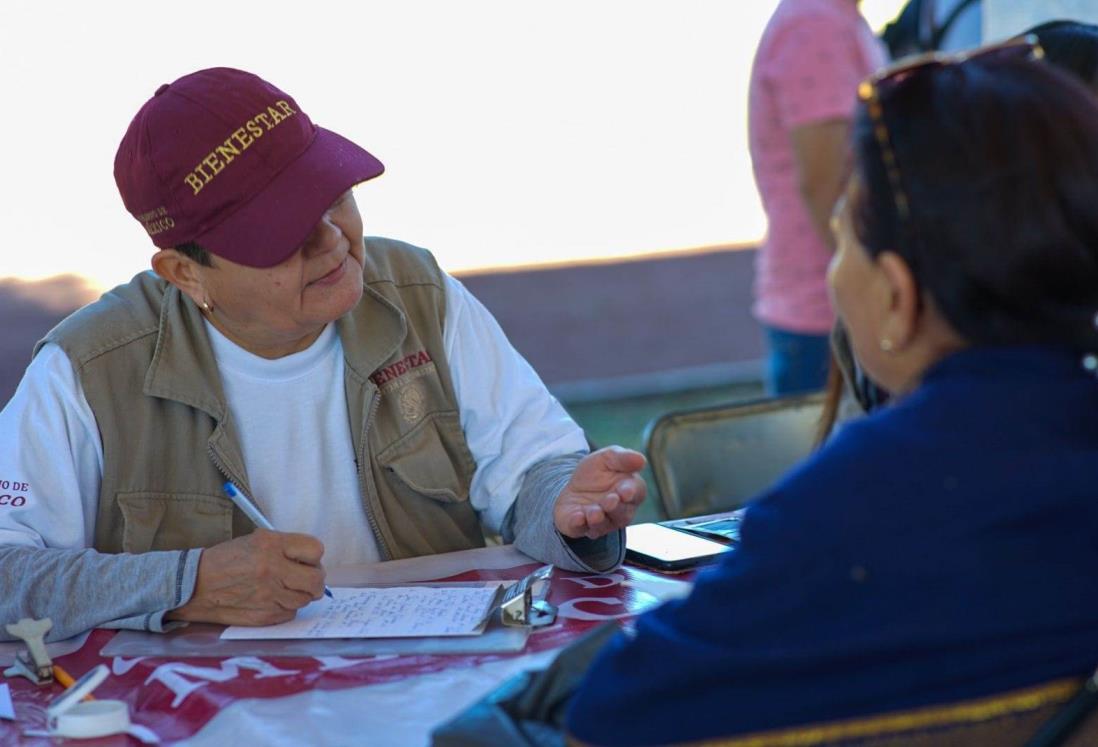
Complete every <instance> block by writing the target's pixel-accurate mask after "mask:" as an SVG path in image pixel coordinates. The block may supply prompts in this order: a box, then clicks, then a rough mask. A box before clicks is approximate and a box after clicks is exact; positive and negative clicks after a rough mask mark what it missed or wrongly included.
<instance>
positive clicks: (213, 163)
mask: <svg viewBox="0 0 1098 747" xmlns="http://www.w3.org/2000/svg"><path fill="white" fill-rule="evenodd" d="M202 163H204V164H205V165H207V166H209V167H210V171H212V172H213V173H214V176H217V175H218V174H220V173H221V169H223V168H225V164H223V163H221V161H220V160H219V159H218V157H217V153H216V152H214V153H211V154H209V155H208V156H206V157H205V158H203V159H202ZM210 178H211V179H213V176H211V177H210Z"/></svg>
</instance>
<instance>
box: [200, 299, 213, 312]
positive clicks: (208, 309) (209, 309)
mask: <svg viewBox="0 0 1098 747" xmlns="http://www.w3.org/2000/svg"><path fill="white" fill-rule="evenodd" d="M202 310H203V311H205V312H206V313H207V314H212V313H213V310H214V308H213V306H211V305H210V302H209V301H203V302H202Z"/></svg>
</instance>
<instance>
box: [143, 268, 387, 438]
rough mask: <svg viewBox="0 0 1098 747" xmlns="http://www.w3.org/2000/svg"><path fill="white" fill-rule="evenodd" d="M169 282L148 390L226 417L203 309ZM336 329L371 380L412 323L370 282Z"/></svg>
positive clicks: (359, 372)
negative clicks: (409, 323) (371, 286)
mask: <svg viewBox="0 0 1098 747" xmlns="http://www.w3.org/2000/svg"><path fill="white" fill-rule="evenodd" d="M165 285H167V288H166V290H165V293H164V297H163V299H162V300H161V303H160V322H159V328H158V333H157V335H158V336H157V342H156V350H155V352H154V353H153V357H152V362H151V363H150V364H149V367H148V369H147V370H146V372H145V382H144V391H145V394H147V395H149V396H153V397H161V398H164V399H170V400H175V401H178V402H182V403H183V404H186V405H190V406H191V407H194V408H197V409H199V410H202V411H203V412H206V413H208V414H210V415H211V416H213V417H214V418H215V419H216V420H218V421H219V422H220V421H224V419H225V415H226V412H227V409H228V408H227V405H226V403H225V394H224V391H223V390H222V387H221V378H220V376H219V375H218V371H217V361H216V359H215V358H214V354H213V349H212V348H211V346H210V342H209V339H208V338H207V336H206V329H205V326H204V320H203V318H202V314H201V312H200V311H199V310H198V307H196V306H195V305H194V304H193V303H189V302H187V301H186V299H185V298H184V297H183V294H182V293H180V292H179V289H178V288H176V287H175V286H173V285H171V284H169V283H166V284H165ZM336 329H337V331H338V332H339V336H340V339H341V341H342V343H343V355H344V358H345V362H346V364H347V366H348V367H349V368H350V369H351V370H352V371H353V372H354V373H355V374H356V376H358V377H359V378H361V379H363V380H368V379H369V377H370V375H371V374H372V373H373V372H374V371H376V370H377V369H378V368H380V367H381V365H382V364H383V363H385V361H387V360H388V359H389V358H391V357H392V355H393V353H395V352H396V351H397V350H398V349H399V348H400V344H401V343H402V342H403V341H404V338H405V337H406V336H407V333H408V323H407V320H406V319H405V316H404V314H403V313H402V312H401V311H400V309H399V308H397V306H396V305H395V304H393V303H392V302H391V301H389V300H388V299H387V298H385V297H384V296H382V295H381V294H380V293H378V292H377V291H375V290H373V289H372V288H370V286H369V285H366V286H365V287H364V288H363V294H362V300H361V301H359V303H358V305H356V306H355V308H354V309H352V310H351V311H350V312H349V313H347V314H344V315H343V316H342V317H340V318H339V319H338V320H336Z"/></svg>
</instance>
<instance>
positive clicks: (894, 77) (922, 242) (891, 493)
mask: <svg viewBox="0 0 1098 747" xmlns="http://www.w3.org/2000/svg"><path fill="white" fill-rule="evenodd" d="M1036 55H1037V51H1035V50H1033V49H1032V48H1029V47H1026V46H1012V47H1010V48H999V49H996V50H989V51H985V52H983V53H981V54H979V55H977V56H975V57H972V58H971V59H968V60H966V61H951V62H944V61H941V60H938V61H933V62H927V61H924V62H922V63H921V64H918V65H916V66H914V67H908V68H905V69H899V70H895V69H894V70H893V71H891V72H886V73H885V74H882V75H881V76H879V77H877V78H875V79H871V80H870V81H867V82H866V83H864V84H863V85H862V87H861V88H860V90H859V99H860V100H859V105H858V110H857V115H856V118H855V124H854V130H853V133H852V147H853V152H854V167H855V168H854V175H853V177H852V179H851V183H850V186H849V188H848V190H847V192H846V195H845V197H844V199H843V201H842V202H841V203H840V205H839V206H838V207H837V210H836V218H835V225H834V230H835V231H836V234H837V239H838V251H837V253H836V255H835V258H834V260H833V261H832V266H831V271H830V277H829V281H830V283H831V288H832V295H833V299H834V303H835V306H836V309H837V311H838V313H839V316H840V317H841V319H842V321H843V323H844V324H845V325H846V328H847V330H848V331H849V333H850V337H851V342H852V345H853V348H854V352H855V354H856V355H857V357H858V360H859V361H860V362H861V363H862V364H863V365H864V367H865V369H866V371H867V373H868V374H869V375H870V376H871V377H872V378H873V379H874V380H875V381H877V382H879V383H881V384H882V385H883V386H884V387H885V388H887V389H888V390H889V391H891V392H893V393H894V395H895V399H894V404H893V405H892V406H890V407H887V408H883V409H882V410H880V411H878V412H876V413H874V414H872V415H870V416H868V417H866V418H863V419H861V420H858V421H855V422H852V423H850V424H849V425H846V426H845V427H844V428H843V429H841V430H840V431H839V433H838V434H837V435H836V436H835V437H833V438H832V439H831V440H830V441H829V442H828V443H827V445H826V446H824V447H823V448H822V449H820V450H819V451H818V452H817V453H816V454H814V455H813V456H812V457H811V458H809V459H808V460H807V461H805V462H804V463H802V464H801V465H800V466H799V467H798V468H796V469H794V470H793V471H792V472H791V473H790V474H788V475H787V476H786V477H785V478H783V479H782V480H781V481H780V482H779V483H778V484H776V485H775V486H774V487H773V488H772V489H771V490H769V491H768V492H767V493H766V494H764V495H763V496H761V497H760V498H759V499H758V500H757V501H755V502H754V504H753V505H752V506H751V508H749V509H748V511H747V513H746V516H745V519H744V522H743V525H742V532H741V535H742V541H741V543H740V545H739V546H738V548H737V549H736V551H734V552H732V553H729V554H728V556H726V559H725V560H724V561H723V562H721V563H720V565H718V566H716V567H715V568H713V569H710V570H708V571H706V572H703V573H702V574H700V576H699V578H698V581H697V584H696V587H695V589H694V591H693V592H692V594H691V595H690V596H689V597H688V598H686V599H684V600H680V601H675V602H670V603H668V604H666V605H664V606H662V607H660V608H659V609H657V610H655V611H653V612H651V613H649V614H647V615H644V616H642V617H641V618H640V619H639V620H638V621H637V624H636V630H635V632H634V633H633V634H631V635H625V634H622V635H619V636H618V637H617V638H616V639H615V640H614V641H613V642H612V643H611V644H610V645H609V646H608V647H607V648H606V649H605V650H604V651H603V652H602V653H601V655H600V657H599V658H598V659H597V660H596V661H595V663H594V664H593V665H592V667H591V670H590V672H589V673H588V675H587V677H586V679H585V681H584V683H583V685H582V686H581V688H580V690H579V692H578V693H577V695H576V697H575V698H574V700H573V703H572V707H571V710H570V713H569V730H570V732H571V733H572V735H573V736H574V737H576V738H577V739H579V740H582V741H584V742H589V743H594V744H600V745H602V744H605V745H613V744H630V745H643V744H660V743H666V742H682V741H690V740H700V739H706V738H713V737H719V736H728V735H734V734H744V733H748V732H758V731H765V730H771V729H775V728H780V727H789V726H795V725H801V724H808V723H816V722H822V721H833V720H841V719H849V718H854V717H860V716H868V715H871V714H881V713H886V712H893V711H901V710H906V709H912V708H917V707H921V706H931V705H935V704H943V703H950V702H955V701H958V700H963V699H970V698H978V697H981V696H986V695H992V694H996V693H1002V692H1006V691H1010V690H1014V689H1018V688H1024V687H1028V686H1031V685H1037V684H1040V683H1045V682H1049V681H1051V680H1055V679H1057V678H1064V677H1078V676H1081V675H1083V674H1085V673H1088V672H1089V671H1092V670H1093V669H1094V667H1095V665H1098V581H1096V578H1098V575H1096V569H1098V379H1096V378H1095V369H1098V358H1095V356H1094V353H1095V352H1098V100H1096V99H1095V97H1094V96H1093V95H1092V94H1091V93H1090V92H1089V91H1087V90H1086V89H1085V88H1084V87H1083V86H1082V85H1081V84H1080V83H1078V82H1077V81H1075V80H1072V79H1069V76H1067V75H1066V74H1064V73H1061V72H1058V71H1057V70H1055V69H1053V68H1052V67H1051V66H1049V65H1047V64H1046V63H1043V62H1040V61H1036V60H1034V59H1033V58H1034V57H1035V56H1036Z"/></svg>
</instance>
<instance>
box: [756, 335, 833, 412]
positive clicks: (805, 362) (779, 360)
mask: <svg viewBox="0 0 1098 747" xmlns="http://www.w3.org/2000/svg"><path fill="white" fill-rule="evenodd" d="M764 329H765V330H766V342H767V346H768V347H769V348H770V353H769V355H768V356H767V359H766V393H767V395H769V396H771V397H781V396H784V395H786V394H797V393H800V392H812V391H816V390H819V389H823V388H824V385H825V384H826V383H827V362H828V360H829V358H830V354H831V350H830V347H829V342H828V336H827V335H805V334H799V333H797V332H788V331H786V330H783V329H777V328H775V327H764Z"/></svg>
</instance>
